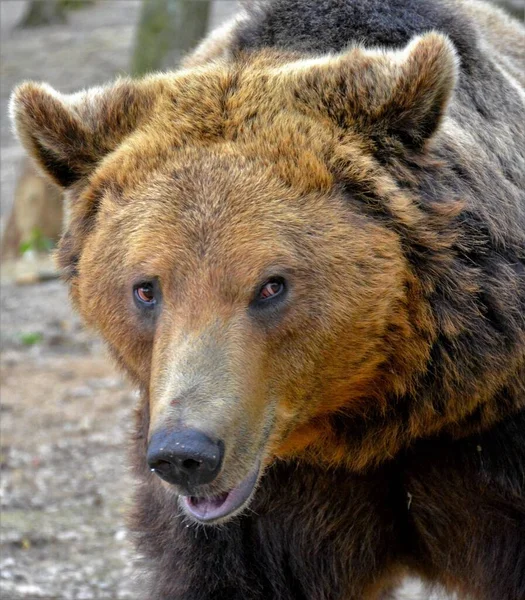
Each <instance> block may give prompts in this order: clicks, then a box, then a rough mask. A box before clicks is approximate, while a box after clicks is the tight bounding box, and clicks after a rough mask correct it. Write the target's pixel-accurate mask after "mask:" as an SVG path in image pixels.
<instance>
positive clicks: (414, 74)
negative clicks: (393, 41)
mask: <svg viewBox="0 0 525 600" xmlns="http://www.w3.org/2000/svg"><path fill="white" fill-rule="evenodd" d="M394 57H395V59H396V62H398V64H399V67H398V68H395V69H394V73H393V76H394V77H393V78H394V82H393V83H394V84H393V86H392V94H391V97H390V98H389V99H388V100H387V101H386V102H384V104H383V105H382V106H380V107H378V109H377V112H375V113H372V114H371V115H370V116H371V119H372V120H373V121H375V122H379V123H383V124H384V126H385V128H386V133H387V134H388V135H392V136H394V137H397V138H399V139H400V140H401V141H402V142H403V143H404V144H405V145H406V146H409V147H412V148H415V149H419V148H421V146H422V145H423V144H424V142H425V141H426V140H427V139H429V138H430V137H431V136H432V135H433V134H434V133H435V131H436V129H437V128H438V126H439V123H440V122H441V118H442V116H443V114H444V112H445V109H446V106H447V103H448V101H449V99H450V97H451V95H452V92H453V89H454V86H455V83H456V78H457V71H458V58H457V54H456V51H455V49H454V47H453V45H452V43H451V42H450V41H449V40H448V38H446V37H445V36H443V35H440V34H438V33H427V34H426V35H424V36H421V37H417V38H415V39H414V40H412V42H411V43H410V44H409V45H408V46H407V47H406V48H405V50H404V51H401V52H400V53H398V55H397V56H396V55H395V54H394Z"/></svg>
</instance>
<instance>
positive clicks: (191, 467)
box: [182, 458, 202, 471]
mask: <svg viewBox="0 0 525 600" xmlns="http://www.w3.org/2000/svg"><path fill="white" fill-rule="evenodd" d="M201 464H202V462H201V461H199V460H194V459H193V458H187V459H186V460H183V461H182V467H183V468H184V470H185V471H196V470H197V469H198V468H199V467H200V466H201Z"/></svg>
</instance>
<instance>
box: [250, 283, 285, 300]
mask: <svg viewBox="0 0 525 600" xmlns="http://www.w3.org/2000/svg"><path fill="white" fill-rule="evenodd" d="M285 290H286V284H285V282H284V279H283V278H282V277H272V278H271V279H268V281H266V282H265V283H264V284H263V285H262V286H261V288H260V289H259V292H258V294H257V298H256V301H257V302H260V303H261V302H263V303H264V302H267V301H268V300H272V299H274V298H276V297H277V296H281V295H282V294H283V293H284V292H285Z"/></svg>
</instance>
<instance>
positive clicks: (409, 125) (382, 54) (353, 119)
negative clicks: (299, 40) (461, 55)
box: [288, 33, 458, 150]
mask: <svg viewBox="0 0 525 600" xmlns="http://www.w3.org/2000/svg"><path fill="white" fill-rule="evenodd" d="M301 63H303V66H302V67H301ZM293 65H294V63H292V64H291V65H289V69H288V73H290V74H291V73H294V78H295V90H294V95H295V101H299V102H301V104H302V105H303V107H304V108H307V109H309V110H312V109H315V110H317V111H319V110H321V111H326V113H327V116H329V117H330V118H331V119H332V120H334V121H335V122H336V124H337V125H339V126H340V127H342V128H355V129H357V130H359V131H361V132H363V133H365V134H366V135H369V136H370V137H372V138H373V139H374V140H376V141H377V142H378V143H381V142H382V141H385V142H386V141H387V139H388V138H390V139H391V138H395V139H397V140H399V141H401V142H402V143H403V145H404V146H405V147H408V148H410V149H412V150H420V149H421V148H422V147H423V145H424V143H425V141H426V140H428V139H429V138H430V137H431V136H432V135H433V134H434V133H435V131H436V129H437V128H438V126H439V124H440V122H441V119H442V117H443V114H444V112H445V109H446V106H447V103H448V100H449V98H450V97H451V94H452V91H453V89H454V85H455V82H456V78H457V71H458V58H457V54H456V51H455V49H454V46H453V45H452V43H451V42H450V41H449V39H448V38H447V37H446V36H444V35H441V34H438V33H427V34H425V35H423V36H420V37H417V38H414V39H413V40H412V41H411V42H410V43H409V44H408V45H407V46H406V47H405V48H404V49H402V50H398V51H391V50H386V51H380V50H367V49H364V48H362V47H354V48H352V49H350V50H348V51H347V52H345V53H343V54H340V55H337V56H331V57H326V58H325V59H319V60H318V61H316V60H315V59H314V60H310V61H308V60H307V61H298V62H297V63H295V65H296V68H295V69H294V68H293Z"/></svg>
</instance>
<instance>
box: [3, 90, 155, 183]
mask: <svg viewBox="0 0 525 600" xmlns="http://www.w3.org/2000/svg"><path fill="white" fill-rule="evenodd" d="M152 103H153V96H152V94H151V93H150V94H148V93H147V86H146V85H144V83H143V82H134V81H131V80H121V81H118V82H117V83H116V84H114V85H112V86H109V87H107V88H92V89H89V90H87V91H84V92H80V93H78V94H72V95H66V94H60V93H58V92H57V91H55V90H54V89H53V88H51V87H50V86H48V85H46V84H40V83H33V82H27V83H23V84H22V85H20V86H19V87H18V88H17V89H16V90H15V91H14V92H13V95H12V97H11V103H10V114H11V118H12V120H13V122H14V125H15V130H16V133H17V134H18V137H19V138H20V141H21V142H22V144H23V146H24V147H25V149H26V150H27V151H28V153H29V154H30V155H31V156H32V157H33V158H34V159H35V160H36V162H37V163H38V165H39V166H40V167H41V168H42V169H43V171H44V172H45V173H46V174H47V175H48V176H49V177H50V178H51V179H52V180H53V181H55V183H57V184H58V185H59V186H61V187H62V188H68V187H70V186H72V185H73V184H75V183H76V182H78V181H79V180H81V179H82V178H84V177H86V176H88V175H89V174H90V172H91V171H92V170H93V169H94V168H95V166H96V165H97V163H98V162H99V161H100V160H102V159H103V158H104V156H105V155H106V154H108V153H109V152H111V151H112V150H114V149H115V148H116V147H117V146H118V145H119V144H120V143H121V142H122V141H123V139H124V138H125V137H126V136H127V135H129V134H130V133H132V132H133V131H134V130H135V129H136V128H137V127H138V126H139V124H140V122H141V121H142V120H143V119H144V118H145V117H146V116H147V114H148V113H150V112H151V110H150V109H151V106H152Z"/></svg>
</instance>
